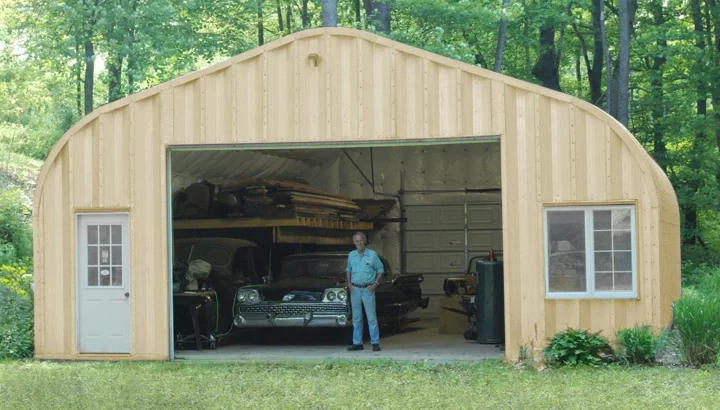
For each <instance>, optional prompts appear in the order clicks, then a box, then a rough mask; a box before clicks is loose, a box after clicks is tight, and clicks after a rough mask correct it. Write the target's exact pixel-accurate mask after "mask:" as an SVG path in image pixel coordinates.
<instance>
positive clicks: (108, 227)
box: [33, 28, 680, 360]
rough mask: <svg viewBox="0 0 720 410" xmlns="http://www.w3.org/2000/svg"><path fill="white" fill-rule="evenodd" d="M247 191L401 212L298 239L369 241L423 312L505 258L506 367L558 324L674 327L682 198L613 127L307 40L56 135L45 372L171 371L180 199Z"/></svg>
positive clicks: (47, 184) (365, 36)
mask: <svg viewBox="0 0 720 410" xmlns="http://www.w3.org/2000/svg"><path fill="white" fill-rule="evenodd" d="M256 177H270V178H274V179H280V180H282V179H297V178H302V179H304V180H305V181H307V182H308V183H309V184H310V185H311V186H313V187H314V188H318V189H323V190H325V191H327V192H332V193H336V194H343V195H346V196H348V197H351V198H376V199H377V198H385V199H387V198H399V199H400V201H399V203H398V204H396V205H395V207H394V209H392V210H391V211H390V214H389V216H390V217H398V219H397V220H398V221H401V220H403V218H405V219H404V221H405V222H402V223H397V222H391V223H386V224H383V225H382V226H380V227H377V229H373V225H372V224H370V225H369V226H367V224H366V223H362V222H357V223H355V224H353V223H350V224H345V225H343V224H340V225H342V226H340V225H337V224H336V223H334V222H332V221H322V220H318V221H309V222H308V221H304V222H303V221H300V222H298V225H303V224H304V225H303V227H304V228H308V229H311V228H317V227H321V228H323V229H324V230H326V231H327V230H332V229H338V230H340V231H341V232H342V235H343V236H344V235H350V234H351V232H352V231H353V230H355V229H364V230H366V231H368V232H371V235H370V240H371V247H373V248H374V249H376V250H378V251H379V252H381V253H382V254H384V255H385V256H386V257H387V259H388V260H389V261H390V262H391V263H392V264H393V265H394V266H396V267H401V269H402V270H404V271H406V272H411V273H423V274H424V275H425V278H426V280H425V282H424V283H423V292H424V293H425V294H427V295H430V296H431V297H432V301H431V306H430V307H429V309H428V310H426V311H425V314H428V315H437V314H438V310H439V308H438V306H439V302H438V300H439V298H440V297H442V296H441V295H442V294H443V291H442V285H443V280H444V278H446V277H448V276H449V275H452V274H456V273H461V272H464V271H465V267H466V266H467V265H466V264H467V262H468V260H469V259H470V258H472V257H473V256H477V255H484V254H486V253H487V252H488V250H489V249H490V248H491V247H492V248H493V249H494V250H496V251H498V252H502V255H503V261H504V307H505V308H504V322H505V340H506V346H507V348H506V357H507V358H508V359H514V358H517V357H518V355H519V351H520V347H521V346H523V345H525V346H534V347H535V349H538V348H540V347H542V346H544V345H545V344H546V341H547V339H548V338H549V337H551V336H552V335H553V333H555V332H556V331H558V330H561V329H565V328H566V327H567V326H570V327H576V328H586V329H590V330H593V331H599V330H602V331H603V332H604V334H605V335H607V336H612V334H613V333H614V331H615V330H617V329H620V328H623V327H631V326H634V325H636V324H650V325H652V326H654V327H655V328H661V327H664V326H667V325H669V324H670V322H671V319H672V308H671V305H672V303H673V301H675V300H676V299H677V298H678V297H679V295H680V224H679V212H678V204H677V200H676V197H675V193H674V191H673V187H672V186H671V184H670V182H669V180H668V178H667V177H666V175H665V174H664V173H663V172H662V170H661V169H660V168H659V167H658V166H657V165H656V163H655V162H654V161H653V159H652V158H651V157H650V155H649V154H648V153H647V152H646V151H645V150H644V148H643V147H642V146H641V145H640V143H639V142H638V141H637V140H636V139H635V138H634V137H633V136H632V135H631V134H630V133H629V132H628V131H627V130H626V129H625V128H623V126H622V125H620V124H619V123H618V122H617V121H615V120H614V119H613V118H611V117H610V116H609V115H608V114H606V113H605V112H603V111H602V110H600V109H598V108H597V107H595V106H593V105H591V104H589V103H587V102H585V101H582V100H580V99H577V98H574V97H572V96H569V95H566V94H562V93H559V92H555V91H552V90H549V89H546V88H543V87H540V86H537V85H533V84H530V83H527V82H523V81H520V80H516V79H513V78H510V77H507V76H503V75H500V74H497V73H494V72H491V71H488V70H484V69H480V68H478V67H475V66H472V65H469V64H465V63H461V62H458V61H454V60H451V59H448V58H444V57H441V56H438V55H435V54H432V53H429V52H426V51H423V50H419V49H416V48H413V47H409V46H407V45H403V44H400V43H397V42H394V41H390V40H388V39H385V38H383V37H379V36H376V35H373V34H369V33H366V32H362V31H357V30H352V29H344V28H332V29H314V30H307V31H302V32H299V33H295V34H293V35H290V36H288V37H285V38H282V39H279V40H277V41H274V42H272V43H269V44H267V45H265V46H262V47H259V48H257V49H254V50H251V51H248V52H246V53H244V54H241V55H239V56H236V57H234V58H232V59H230V60H228V61H225V62H222V63H219V64H216V65H214V66H211V67H208V68H205V69H203V70H200V71H197V72H194V73H191V74H188V75H185V76H182V77H180V78H177V79H175V80H172V81H170V82H167V83H164V84H161V85H159V86H156V87H153V88H151V89H148V90H145V91H143V92H140V93H137V94H134V95H131V96H129V97H127V98H124V99H121V100H118V101H115V102H113V103H111V104H108V105H105V106H103V107H101V108H99V109H97V110H96V111H94V112H92V113H90V114H89V115H87V116H86V117H85V118H83V119H82V120H80V121H79V122H78V123H77V124H75V126H73V127H72V128H71V129H70V130H69V131H68V132H67V133H66V134H65V135H64V136H63V137H62V138H61V139H60V141H59V142H58V143H57V144H56V145H55V147H54V148H53V150H52V152H51V153H50V155H49V156H48V158H47V160H46V162H45V164H44V166H43V168H42V172H41V174H40V177H39V179H38V183H37V188H36V193H35V199H34V209H33V211H34V213H33V222H34V247H35V343H36V352H35V354H36V357H37V358H41V359H78V360H80V359H109V360H168V359H171V358H172V357H173V347H172V336H171V327H172V326H171V323H172V322H171V320H172V319H171V307H170V306H171V297H170V296H171V295H172V289H171V286H170V278H171V262H170V261H171V255H170V250H171V248H172V246H170V245H171V244H172V238H173V227H172V222H173V218H172V210H173V208H172V205H171V203H170V202H171V199H172V197H173V193H174V192H177V191H178V190H179V189H182V188H183V187H185V186H187V185H188V184H189V183H191V182H195V181H199V180H203V179H209V178H256ZM400 216H402V218H399V217H400ZM338 224H339V223H338ZM275 234H276V235H278V236H281V235H283V231H282V228H281V229H279V230H277V231H275ZM347 249H352V248H351V247H349V246H348V247H347ZM90 254H92V255H94V256H88V255H90ZM98 255H99V256H98ZM98 258H100V259H101V261H98ZM579 263H580V265H581V266H580V265H578V264H579ZM98 269H99V271H98Z"/></svg>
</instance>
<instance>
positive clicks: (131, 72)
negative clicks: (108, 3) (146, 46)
mask: <svg viewBox="0 0 720 410" xmlns="http://www.w3.org/2000/svg"><path fill="white" fill-rule="evenodd" d="M137 6H138V0H133V2H132V18H131V19H130V32H129V33H128V49H127V74H126V77H127V94H128V95H130V94H133V93H134V92H135V63H136V61H137V58H136V56H135V32H136V31H137V18H136V15H135V13H136V12H137Z"/></svg>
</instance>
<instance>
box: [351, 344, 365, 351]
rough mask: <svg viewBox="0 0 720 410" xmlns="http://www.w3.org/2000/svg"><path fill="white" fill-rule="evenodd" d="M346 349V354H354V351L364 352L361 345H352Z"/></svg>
mask: <svg viewBox="0 0 720 410" xmlns="http://www.w3.org/2000/svg"><path fill="white" fill-rule="evenodd" d="M347 349H348V352H354V351H356V350H364V349H365V348H364V347H363V345H352V346H350V347H348V348H347Z"/></svg>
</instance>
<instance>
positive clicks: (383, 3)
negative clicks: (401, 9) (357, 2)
mask: <svg viewBox="0 0 720 410" xmlns="http://www.w3.org/2000/svg"><path fill="white" fill-rule="evenodd" d="M364 5H365V15H366V16H367V21H368V22H372V25H373V27H375V30H377V31H379V32H381V33H384V34H390V0H364Z"/></svg>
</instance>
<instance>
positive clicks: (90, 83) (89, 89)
mask: <svg viewBox="0 0 720 410" xmlns="http://www.w3.org/2000/svg"><path fill="white" fill-rule="evenodd" d="M94 85H95V47H94V46H93V42H92V40H91V33H88V38H87V39H86V40H85V114H89V113H90V112H91V111H92V110H93V88H94Z"/></svg>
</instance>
